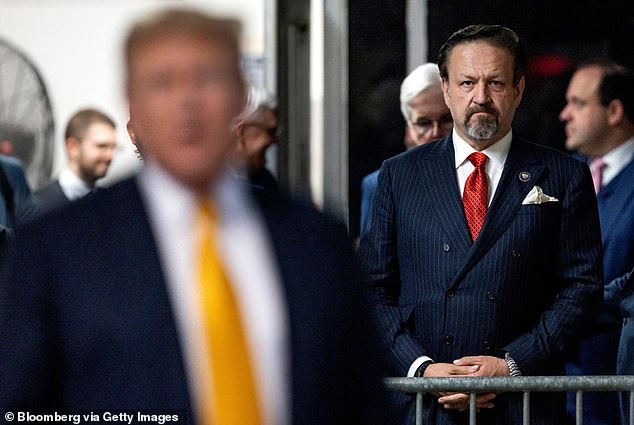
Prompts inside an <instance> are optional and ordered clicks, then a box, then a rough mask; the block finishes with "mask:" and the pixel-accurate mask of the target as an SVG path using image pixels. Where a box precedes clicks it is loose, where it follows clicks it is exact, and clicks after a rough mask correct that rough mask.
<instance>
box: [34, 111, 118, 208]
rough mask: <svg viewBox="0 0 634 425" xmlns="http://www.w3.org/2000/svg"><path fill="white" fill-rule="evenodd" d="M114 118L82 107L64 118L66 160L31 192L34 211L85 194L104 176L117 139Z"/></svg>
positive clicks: (57, 206)
mask: <svg viewBox="0 0 634 425" xmlns="http://www.w3.org/2000/svg"><path fill="white" fill-rule="evenodd" d="M115 128H116V125H115V123H114V121H113V120H112V119H111V118H110V117H109V116H107V115H106V114H105V113H103V112H101V111H98V110H96V109H82V110H80V111H78V112H76V113H75V114H74V115H73V116H72V117H71V118H70V120H69V121H68V124H67V125H66V131H65V133H64V146H65V148H66V156H67V159H68V163H67V165H66V167H65V168H64V169H62V171H61V172H60V174H59V177H58V178H57V179H55V180H53V181H52V182H50V183H49V184H48V185H47V186H45V187H43V188H42V189H40V190H38V191H37V192H35V194H34V197H33V199H34V203H35V208H36V210H37V214H38V215H39V214H42V213H44V212H47V211H50V210H53V209H56V208H59V207H61V206H63V205H66V204H68V203H69V202H71V201H75V200H77V199H79V198H82V197H84V196H86V195H87V194H88V193H90V192H91V191H92V190H94V188H95V185H96V183H97V180H99V179H100V178H102V177H105V175H106V173H107V172H108V168H109V167H110V163H111V162H112V157H113V155H114V151H115V148H116V147H117V139H116V132H115Z"/></svg>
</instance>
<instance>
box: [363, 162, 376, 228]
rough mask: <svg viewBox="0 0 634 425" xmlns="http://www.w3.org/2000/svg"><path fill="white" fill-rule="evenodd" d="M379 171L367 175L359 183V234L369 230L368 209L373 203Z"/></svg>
mask: <svg viewBox="0 0 634 425" xmlns="http://www.w3.org/2000/svg"><path fill="white" fill-rule="evenodd" d="M379 171H380V170H376V171H373V172H371V173H370V174H368V175H367V176H365V177H364V178H363V180H362V181H361V234H362V235H363V234H364V233H365V232H366V231H367V230H368V228H369V223H368V219H369V218H370V209H371V207H372V202H374V195H375V194H376V188H377V186H378V184H379V183H378V181H379Z"/></svg>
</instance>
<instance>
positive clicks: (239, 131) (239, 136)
mask: <svg viewBox="0 0 634 425" xmlns="http://www.w3.org/2000/svg"><path fill="white" fill-rule="evenodd" d="M245 127H246V124H245V122H244V120H238V121H236V122H235V124H234V126H233V133H234V134H235V135H236V141H237V142H238V149H243V148H244V129H245Z"/></svg>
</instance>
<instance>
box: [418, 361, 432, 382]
mask: <svg viewBox="0 0 634 425" xmlns="http://www.w3.org/2000/svg"><path fill="white" fill-rule="evenodd" d="M433 363H434V362H433V361H431V360H427V361H426V362H424V363H423V364H421V365H420V366H418V369H416V373H414V378H422V377H423V375H424V374H425V370H427V368H428V367H429V365H431V364H433Z"/></svg>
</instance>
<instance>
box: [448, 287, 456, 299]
mask: <svg viewBox="0 0 634 425" xmlns="http://www.w3.org/2000/svg"><path fill="white" fill-rule="evenodd" d="M447 296H448V297H449V298H453V297H455V296H456V291H454V290H453V289H450V290H448V291H447Z"/></svg>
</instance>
